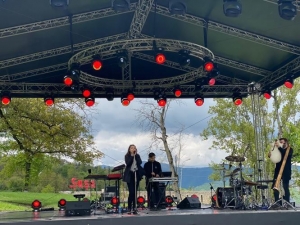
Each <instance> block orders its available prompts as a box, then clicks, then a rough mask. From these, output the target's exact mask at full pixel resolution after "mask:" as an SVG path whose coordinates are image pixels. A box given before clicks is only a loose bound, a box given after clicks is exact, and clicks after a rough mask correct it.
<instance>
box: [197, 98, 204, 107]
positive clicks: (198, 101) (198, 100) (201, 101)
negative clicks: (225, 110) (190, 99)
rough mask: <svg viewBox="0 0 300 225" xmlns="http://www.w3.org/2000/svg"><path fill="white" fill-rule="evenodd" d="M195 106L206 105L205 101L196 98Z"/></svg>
mask: <svg viewBox="0 0 300 225" xmlns="http://www.w3.org/2000/svg"><path fill="white" fill-rule="evenodd" d="M195 104H196V106H202V105H203V104H204V99H203V98H196V99H195Z"/></svg>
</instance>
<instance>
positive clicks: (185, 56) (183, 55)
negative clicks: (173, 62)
mask: <svg viewBox="0 0 300 225" xmlns="http://www.w3.org/2000/svg"><path fill="white" fill-rule="evenodd" d="M178 54H179V64H180V66H182V67H185V66H188V65H190V63H191V59H190V56H189V55H190V52H189V51H188V50H180V51H179V53H178Z"/></svg>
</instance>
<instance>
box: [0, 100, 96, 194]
mask: <svg viewBox="0 0 300 225" xmlns="http://www.w3.org/2000/svg"><path fill="white" fill-rule="evenodd" d="M77 106H80V108H82V106H81V105H80V104H79V103H78V101H76V100H73V101H72V100H70V101H69V102H67V101H57V102H56V104H55V105H54V106H52V107H46V106H45V104H44V102H43V100H42V99H26V100H24V99H14V100H13V101H12V102H11V104H10V105H9V106H7V107H3V106H1V108H0V131H2V132H4V133H5V135H6V139H5V141H4V142H3V143H2V145H3V148H2V151H3V152H4V153H6V154H17V157H18V159H19V165H18V166H22V167H23V168H24V173H25V175H24V176H25V179H24V189H25V190H27V189H28V186H29V184H30V181H31V178H32V176H37V174H38V172H39V171H40V169H41V168H37V169H35V168H34V167H33V165H34V164H35V161H37V162H40V163H41V162H43V160H42V159H45V158H43V157H44V156H45V155H46V156H51V157H53V158H57V159H60V158H62V157H64V158H69V159H73V160H75V161H78V162H83V163H91V162H92V161H93V160H94V159H97V158H100V157H101V156H102V153H101V152H100V151H99V150H98V149H96V147H95V145H94V141H93V137H92V135H91V134H90V124H91V122H90V121H89V120H88V118H87V116H86V114H84V113H81V114H82V115H80V113H79V112H80V111H79V110H78V107H77ZM39 159H40V160H39Z"/></svg>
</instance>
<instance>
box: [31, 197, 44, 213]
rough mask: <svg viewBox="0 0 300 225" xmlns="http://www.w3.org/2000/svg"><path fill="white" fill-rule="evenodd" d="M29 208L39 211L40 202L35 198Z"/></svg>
mask: <svg viewBox="0 0 300 225" xmlns="http://www.w3.org/2000/svg"><path fill="white" fill-rule="evenodd" d="M31 208H32V210H33V211H34V212H39V211H41V209H42V203H41V202H40V201H39V200H37V199H36V200H34V201H33V202H32V203H31Z"/></svg>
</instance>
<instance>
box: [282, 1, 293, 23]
mask: <svg viewBox="0 0 300 225" xmlns="http://www.w3.org/2000/svg"><path fill="white" fill-rule="evenodd" d="M278 12H279V16H280V17H281V18H282V19H285V20H294V19H295V17H296V16H297V7H296V5H295V0H279V1H278Z"/></svg>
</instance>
